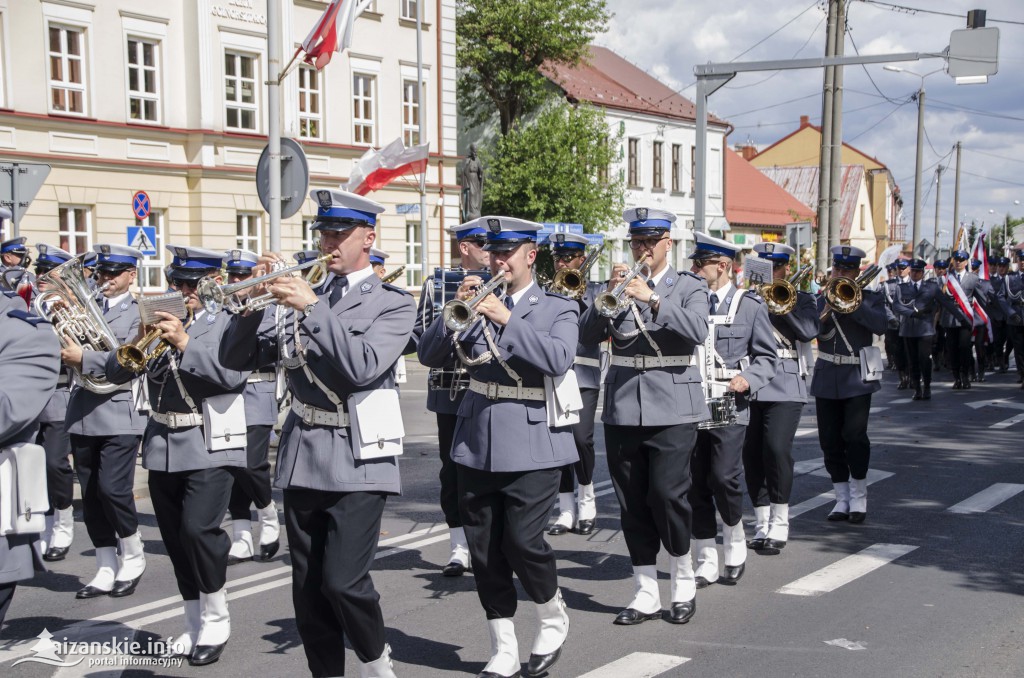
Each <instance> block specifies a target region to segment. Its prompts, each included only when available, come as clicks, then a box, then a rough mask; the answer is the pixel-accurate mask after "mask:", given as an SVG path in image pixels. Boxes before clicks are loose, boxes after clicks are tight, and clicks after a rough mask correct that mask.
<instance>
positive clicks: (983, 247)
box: [971, 233, 989, 280]
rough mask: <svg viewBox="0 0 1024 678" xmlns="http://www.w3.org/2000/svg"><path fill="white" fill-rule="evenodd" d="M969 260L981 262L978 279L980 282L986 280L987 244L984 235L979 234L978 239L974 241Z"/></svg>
mask: <svg viewBox="0 0 1024 678" xmlns="http://www.w3.org/2000/svg"><path fill="white" fill-rule="evenodd" d="M971 259H977V260H978V261H980V262H981V268H979V269H978V277H979V278H981V279H982V280H988V279H989V270H988V244H987V243H986V242H985V234H984V233H979V234H978V238H977V239H976V240H975V241H974V250H973V251H972V252H971Z"/></svg>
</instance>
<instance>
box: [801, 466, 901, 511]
mask: <svg viewBox="0 0 1024 678" xmlns="http://www.w3.org/2000/svg"><path fill="white" fill-rule="evenodd" d="M811 475H814V476H824V477H825V478H828V471H826V470H825V469H824V468H822V469H820V470H818V471H812V472H811ZM891 476H892V473H891V472H889V471H879V470H878V469H873V468H872V469H868V478H867V481H868V485H873V484H874V483H877V482H878V481H879V480H885V479H886V478H889V477H891ZM835 500H836V494H835V491H834V490H829V491H828V492H822V493H821V494H819V495H818V496H816V497H811V498H810V499H808V500H807V501H803V502H800V503H799V504H794V505H793V506H790V507H789V517H790V518H796V517H797V516H799V515H801V514H804V513H807V512H808V511H812V510H814V509H816V508H818V507H819V506H824V505H825V504H828V503H830V502H833V501H835Z"/></svg>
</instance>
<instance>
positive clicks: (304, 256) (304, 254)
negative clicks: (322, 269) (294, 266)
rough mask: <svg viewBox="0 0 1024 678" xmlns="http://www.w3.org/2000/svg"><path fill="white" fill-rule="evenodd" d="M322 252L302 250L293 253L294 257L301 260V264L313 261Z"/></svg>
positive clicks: (298, 260)
mask: <svg viewBox="0 0 1024 678" xmlns="http://www.w3.org/2000/svg"><path fill="white" fill-rule="evenodd" d="M320 254H321V252H320V250H302V251H301V252H296V253H295V254H293V255H292V259H294V260H295V261H297V262H299V263H300V264H304V263H306V262H307V261H313V260H314V259H316V258H317V257H319V256H320Z"/></svg>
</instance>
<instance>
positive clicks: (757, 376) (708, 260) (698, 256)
mask: <svg viewBox="0 0 1024 678" xmlns="http://www.w3.org/2000/svg"><path fill="white" fill-rule="evenodd" d="M693 237H694V241H695V249H694V252H693V254H691V255H690V259H692V260H693V266H692V267H691V269H690V270H691V271H693V272H694V273H695V274H697V275H699V276H700V277H702V278H704V279H705V280H706V281H707V283H708V290H709V295H708V296H709V299H710V317H709V318H708V323H709V324H710V325H711V332H713V333H714V334H713V335H709V336H708V338H707V340H706V341H705V342H704V350H703V355H704V360H705V362H704V365H703V376H704V379H705V388H706V389H707V388H710V394H708V393H707V391H705V394H706V395H709V396H710V397H721V396H723V395H724V394H726V393H732V394H734V396H735V399H736V421H735V423H731V424H728V425H725V426H718V427H714V428H707V429H699V430H698V431H697V446H696V448H695V449H694V452H693V461H692V463H691V464H690V469H691V473H692V474H693V485H692V486H691V487H690V505H691V506H692V507H693V536H694V537H695V538H696V546H697V550H696V552H695V553H694V557H695V560H696V562H697V567H696V569H695V571H694V572H695V575H696V584H697V588H703V587H705V586H707V585H708V584H713V583H715V582H716V581H720V582H721V583H722V584H728V585H734V584H736V583H737V582H738V581H739V580H740V577H742V576H743V572H744V570H745V569H746V561H747V542H746V535H745V533H744V529H743V486H742V485H741V484H740V474H741V473H742V466H741V463H742V455H743V440H744V438H745V437H746V434H747V424H748V423H749V422H750V394H752V393H755V392H757V391H758V389H760V388H761V387H762V386H765V385H766V384H767V383H768V382H769V381H771V379H772V378H773V377H774V376H775V373H776V369H777V365H778V361H779V359H778V355H777V353H776V340H775V336H774V335H773V333H772V324H771V321H770V320H768V309H767V308H765V305H764V301H763V300H762V299H761V297H759V296H757V295H756V294H747V293H746V290H741V289H737V286H736V285H734V284H733V283H732V281H731V280H730V275H731V274H732V264H733V260H734V259H735V257H736V254H737V252H738V248H737V247H736V246H735V245H733V244H732V243H730V242H727V241H725V240H721V239H719V238H713V237H711V236H709V235H706V234H704V233H695V234H694V236H693ZM716 508H717V509H718V513H719V514H721V516H722V552H723V553H722V555H723V560H724V561H725V567H724V570H722V572H721V574H719V566H718V551H717V549H716V547H715V536H716V535H717V534H718V520H717V517H716V515H715V509H716Z"/></svg>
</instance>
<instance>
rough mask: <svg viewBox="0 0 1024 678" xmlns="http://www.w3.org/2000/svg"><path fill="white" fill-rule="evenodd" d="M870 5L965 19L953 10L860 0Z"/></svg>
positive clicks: (1020, 23) (998, 21)
mask: <svg viewBox="0 0 1024 678" xmlns="http://www.w3.org/2000/svg"><path fill="white" fill-rule="evenodd" d="M860 1H861V2H865V3H867V4H869V5H878V6H879V7H888V8H889V9H891V10H893V11H897V12H906V13H908V14H918V13H920V14H936V15H938V16H951V17H956V18H957V19H965V18H966V17H965V16H964V15H963V14H954V13H953V12H940V11H939V10H936V9H920V8H918V7H907V6H906V5H896V4H893V3H890V2H881V0H860ZM987 21H991V22H992V23H997V24H1016V25H1018V26H1024V21H1011V20H1010V19H992V18H989V19H987Z"/></svg>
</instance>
